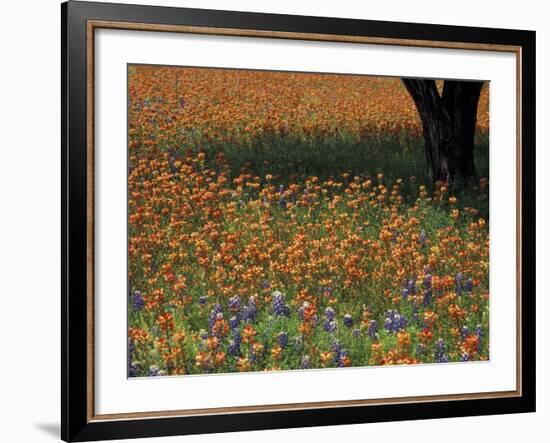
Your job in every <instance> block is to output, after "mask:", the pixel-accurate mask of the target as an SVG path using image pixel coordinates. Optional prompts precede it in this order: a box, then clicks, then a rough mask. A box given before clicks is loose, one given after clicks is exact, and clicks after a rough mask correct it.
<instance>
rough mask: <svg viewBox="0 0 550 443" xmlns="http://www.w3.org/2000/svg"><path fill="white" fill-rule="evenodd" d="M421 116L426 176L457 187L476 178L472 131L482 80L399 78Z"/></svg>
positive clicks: (473, 131)
mask: <svg viewBox="0 0 550 443" xmlns="http://www.w3.org/2000/svg"><path fill="white" fill-rule="evenodd" d="M402 80H403V83H404V85H405V87H406V88H407V91H408V92H409V94H410V95H411V97H412V98H413V100H414V103H415V105H416V108H417V110H418V114H419V115H420V120H421V122H422V132H423V135H424V145H425V150H426V165H427V172H428V177H429V179H430V180H431V181H432V182H436V181H443V182H446V183H448V184H449V185H452V186H456V185H460V184H465V183H467V182H470V181H471V180H472V179H474V178H475V177H476V169H475V165H474V134H475V128H476V120H477V104H478V102H479V94H480V92H481V87H482V86H483V82H473V81H451V80H446V81H445V83H444V85H443V92H442V94H439V91H438V90H437V86H436V84H435V81H434V80H417V79H405V78H404V79H402Z"/></svg>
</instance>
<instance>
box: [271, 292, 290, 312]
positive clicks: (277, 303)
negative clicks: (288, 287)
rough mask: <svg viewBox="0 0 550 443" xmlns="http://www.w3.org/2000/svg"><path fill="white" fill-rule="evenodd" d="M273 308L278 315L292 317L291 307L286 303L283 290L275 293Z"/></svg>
mask: <svg viewBox="0 0 550 443" xmlns="http://www.w3.org/2000/svg"><path fill="white" fill-rule="evenodd" d="M272 310H273V313H274V314H275V315H276V316H285V317H290V308H289V307H288V305H286V304H285V296H284V295H283V293H282V292H279V291H275V292H274V293H273V307H272Z"/></svg>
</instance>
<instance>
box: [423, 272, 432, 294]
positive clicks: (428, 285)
mask: <svg viewBox="0 0 550 443" xmlns="http://www.w3.org/2000/svg"><path fill="white" fill-rule="evenodd" d="M422 283H423V284H424V289H426V290H428V289H432V274H430V273H429V272H427V273H426V275H424V280H423V281H422Z"/></svg>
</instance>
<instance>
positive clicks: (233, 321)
mask: <svg viewBox="0 0 550 443" xmlns="http://www.w3.org/2000/svg"><path fill="white" fill-rule="evenodd" d="M240 322H241V319H240V316H239V314H237V315H233V316H231V318H230V319H229V326H230V327H231V329H237V328H238V327H239V323H240Z"/></svg>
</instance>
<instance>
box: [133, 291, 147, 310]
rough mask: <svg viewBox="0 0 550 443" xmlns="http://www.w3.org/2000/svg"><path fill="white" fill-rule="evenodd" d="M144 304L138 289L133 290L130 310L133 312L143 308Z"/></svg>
mask: <svg viewBox="0 0 550 443" xmlns="http://www.w3.org/2000/svg"><path fill="white" fill-rule="evenodd" d="M144 305H145V301H144V300H143V296H142V295H141V292H140V291H134V293H133V294H132V310H133V311H134V312H139V311H141V310H142V309H143V306H144Z"/></svg>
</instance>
